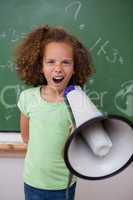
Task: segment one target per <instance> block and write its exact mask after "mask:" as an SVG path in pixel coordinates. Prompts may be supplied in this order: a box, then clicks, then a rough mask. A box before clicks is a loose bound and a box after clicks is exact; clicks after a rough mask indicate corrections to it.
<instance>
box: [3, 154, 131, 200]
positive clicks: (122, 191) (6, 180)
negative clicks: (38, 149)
mask: <svg viewBox="0 0 133 200" xmlns="http://www.w3.org/2000/svg"><path fill="white" fill-rule="evenodd" d="M22 172H23V158H19V157H18V158H16V157H9V158H6V157H0V200H24V195H23V181H22ZM132 180H133V165H132V164H131V165H130V166H129V167H128V168H127V169H126V170H124V171H123V172H122V173H120V174H119V175H116V176H114V177H112V178H109V179H106V180H100V181H85V180H81V179H78V184H77V189H76V198H75V200H118V199H119V200H132V199H133V189H132Z"/></svg>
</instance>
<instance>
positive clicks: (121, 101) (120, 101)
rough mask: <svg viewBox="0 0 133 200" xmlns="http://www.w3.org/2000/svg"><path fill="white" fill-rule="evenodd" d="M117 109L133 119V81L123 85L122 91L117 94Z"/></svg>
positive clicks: (115, 99) (115, 100)
mask: <svg viewBox="0 0 133 200" xmlns="http://www.w3.org/2000/svg"><path fill="white" fill-rule="evenodd" d="M114 103H115V107H116V108H117V110H119V111H120V112H121V113H124V114H125V115H127V116H128V117H133V80H129V81H126V82H124V83H122V84H121V89H120V90H119V91H118V92H117V93H116V94H115V98H114Z"/></svg>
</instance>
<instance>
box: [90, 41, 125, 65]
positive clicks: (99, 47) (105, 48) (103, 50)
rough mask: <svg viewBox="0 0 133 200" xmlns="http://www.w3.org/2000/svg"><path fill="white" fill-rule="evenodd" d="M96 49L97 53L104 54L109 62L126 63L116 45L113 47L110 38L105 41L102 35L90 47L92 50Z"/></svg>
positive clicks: (98, 54)
mask: <svg viewBox="0 0 133 200" xmlns="http://www.w3.org/2000/svg"><path fill="white" fill-rule="evenodd" d="M94 49H95V50H96V55H97V56H101V55H104V57H105V59H106V61H107V62H109V63H112V64H115V63H117V62H118V63H119V64H124V59H123V57H122V56H121V55H120V52H119V50H118V49H116V48H115V47H112V44H111V42H110V41H109V40H106V41H103V39H102V38H101V37H99V38H98V39H97V40H96V42H95V43H94V44H93V45H92V46H91V47H90V50H91V51H93V50H94Z"/></svg>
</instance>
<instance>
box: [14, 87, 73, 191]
mask: <svg viewBox="0 0 133 200" xmlns="http://www.w3.org/2000/svg"><path fill="white" fill-rule="evenodd" d="M18 107H19V109H20V111H21V112H22V113H24V114H25V115H26V116H28V117H29V142H28V150H27V154H26V158H25V165H24V182H25V183H27V184H29V185H31V186H33V187H36V188H40V189H64V188H66V187H67V183H68V176H69V171H68V169H67V167H66V165H65V162H64V159H63V147H64V144H65V142H66V140H67V138H68V136H69V134H70V132H69V127H70V124H71V118H70V115H69V112H68V109H67V106H66V104H65V102H59V103H49V102H47V101H45V100H44V99H42V98H41V96H40V86H39V87H35V88H30V89H27V90H24V91H23V92H21V94H20V97H19V101H18ZM73 182H75V177H74V178H73V181H72V183H73Z"/></svg>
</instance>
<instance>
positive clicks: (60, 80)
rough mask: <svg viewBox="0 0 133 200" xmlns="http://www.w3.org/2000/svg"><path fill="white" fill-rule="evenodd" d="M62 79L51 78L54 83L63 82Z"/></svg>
mask: <svg viewBox="0 0 133 200" xmlns="http://www.w3.org/2000/svg"><path fill="white" fill-rule="evenodd" d="M63 79H64V77H53V81H54V83H61V82H62V81H63Z"/></svg>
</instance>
